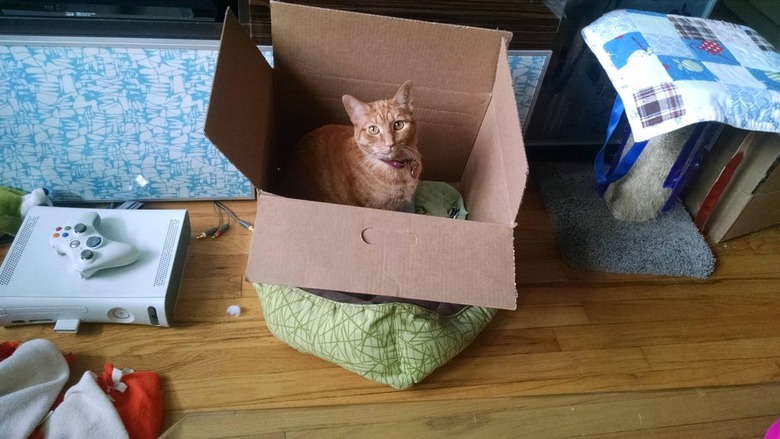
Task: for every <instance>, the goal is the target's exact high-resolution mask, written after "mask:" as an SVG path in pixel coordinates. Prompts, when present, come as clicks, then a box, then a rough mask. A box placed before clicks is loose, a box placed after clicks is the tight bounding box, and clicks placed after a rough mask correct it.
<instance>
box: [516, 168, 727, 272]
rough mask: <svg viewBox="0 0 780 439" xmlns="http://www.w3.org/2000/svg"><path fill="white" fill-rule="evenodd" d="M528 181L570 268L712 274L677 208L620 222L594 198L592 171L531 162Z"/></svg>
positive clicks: (700, 240) (701, 245)
mask: <svg viewBox="0 0 780 439" xmlns="http://www.w3.org/2000/svg"><path fill="white" fill-rule="evenodd" d="M531 176H532V178H534V179H535V181H536V182H537V183H538V185H539V190H540V193H541V196H542V200H543V202H544V205H545V208H546V209H547V212H548V214H549V215H550V219H551V221H552V225H553V229H554V231H555V237H556V240H557V242H558V245H559V246H560V248H561V252H562V255H563V257H564V259H565V260H566V262H567V263H568V264H569V265H571V266H572V267H577V268H584V269H590V270H596V271H605V272H611V273H641V274H653V275H663V276H684V277H693V278H699V279H704V278H707V277H708V276H709V275H710V274H712V272H713V270H714V268H715V257H714V255H713V254H712V250H711V249H710V248H709V246H708V244H707V242H706V241H705V239H704V237H703V236H702V235H701V234H700V233H699V230H698V229H697V228H696V226H695V225H694V224H693V221H692V220H691V217H690V215H689V214H688V211H687V210H685V207H683V206H682V204H681V203H678V204H677V205H676V206H675V207H674V208H673V209H672V210H671V211H669V212H667V213H662V214H659V216H658V217H657V218H655V219H653V220H650V221H647V222H644V223H632V222H623V221H618V220H616V219H614V218H613V217H612V215H611V214H610V212H609V209H608V208H607V206H606V204H605V203H604V200H603V199H601V198H600V197H599V196H598V194H597V191H596V179H595V176H594V172H593V166H592V165H590V164H582V163H560V162H537V163H532V164H531Z"/></svg>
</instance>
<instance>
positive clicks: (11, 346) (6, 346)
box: [0, 341, 19, 361]
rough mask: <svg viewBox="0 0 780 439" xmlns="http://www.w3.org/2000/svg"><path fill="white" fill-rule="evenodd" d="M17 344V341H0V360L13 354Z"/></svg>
mask: <svg viewBox="0 0 780 439" xmlns="http://www.w3.org/2000/svg"><path fill="white" fill-rule="evenodd" d="M18 346H19V342H18V341H4V342H2V343H0V361H3V360H5V359H6V358H8V357H10V356H11V355H13V353H14V352H15V351H16V348H17V347H18Z"/></svg>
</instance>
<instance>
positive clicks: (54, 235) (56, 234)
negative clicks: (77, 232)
mask: <svg viewBox="0 0 780 439" xmlns="http://www.w3.org/2000/svg"><path fill="white" fill-rule="evenodd" d="M51 237H52V238H59V237H60V234H59V233H55V234H53V235H51Z"/></svg>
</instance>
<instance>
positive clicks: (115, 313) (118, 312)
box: [111, 308, 130, 320]
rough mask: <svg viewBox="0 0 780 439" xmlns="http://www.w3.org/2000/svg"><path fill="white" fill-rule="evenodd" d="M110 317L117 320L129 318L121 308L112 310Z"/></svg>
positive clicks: (128, 314)
mask: <svg viewBox="0 0 780 439" xmlns="http://www.w3.org/2000/svg"><path fill="white" fill-rule="evenodd" d="M111 315H112V316H114V318H117V319H119V320H126V319H129V318H130V313H129V312H127V310H126V309H123V308H114V309H112V310H111Z"/></svg>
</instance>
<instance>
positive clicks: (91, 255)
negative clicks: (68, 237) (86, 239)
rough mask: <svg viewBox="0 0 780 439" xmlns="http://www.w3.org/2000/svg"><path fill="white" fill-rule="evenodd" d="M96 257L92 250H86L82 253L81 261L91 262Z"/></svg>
mask: <svg viewBox="0 0 780 439" xmlns="http://www.w3.org/2000/svg"><path fill="white" fill-rule="evenodd" d="M94 257H95V253H93V252H92V250H84V251H82V252H81V259H82V260H83V261H89V260H90V259H92V258H94Z"/></svg>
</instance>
